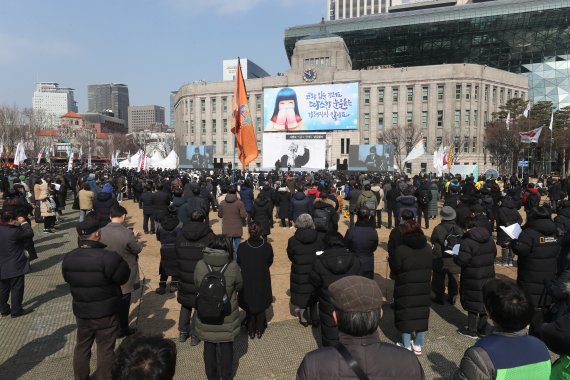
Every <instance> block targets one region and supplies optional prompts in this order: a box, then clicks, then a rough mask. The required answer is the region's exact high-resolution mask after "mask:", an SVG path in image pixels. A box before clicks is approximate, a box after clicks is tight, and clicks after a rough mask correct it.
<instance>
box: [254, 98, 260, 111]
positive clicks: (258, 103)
mask: <svg viewBox="0 0 570 380" xmlns="http://www.w3.org/2000/svg"><path fill="white" fill-rule="evenodd" d="M255 110H256V111H261V95H255Z"/></svg>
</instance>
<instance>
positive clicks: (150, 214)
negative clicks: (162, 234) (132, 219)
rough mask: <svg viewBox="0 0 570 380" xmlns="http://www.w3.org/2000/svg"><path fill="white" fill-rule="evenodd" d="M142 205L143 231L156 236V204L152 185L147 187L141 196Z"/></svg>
mask: <svg viewBox="0 0 570 380" xmlns="http://www.w3.org/2000/svg"><path fill="white" fill-rule="evenodd" d="M140 203H141V204H142V210H143V231H144V233H145V234H148V233H149V232H150V233H151V234H154V233H155V231H156V230H155V225H154V203H153V196H152V187H151V185H149V184H146V185H145V187H144V192H143V193H142V194H141V196H140ZM149 221H150V229H149Z"/></svg>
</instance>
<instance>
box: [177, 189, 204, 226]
mask: <svg viewBox="0 0 570 380" xmlns="http://www.w3.org/2000/svg"><path fill="white" fill-rule="evenodd" d="M192 194H193V197H191V198H189V199H188V200H187V201H186V203H184V204H182V206H180V209H179V210H178V218H179V219H180V222H182V224H186V223H188V222H189V221H190V220H191V216H192V213H193V212H194V211H201V212H202V213H203V214H204V215H206V220H208V218H207V216H208V203H207V201H206V200H205V199H204V198H202V197H200V188H199V187H198V186H194V187H193V188H192Z"/></svg>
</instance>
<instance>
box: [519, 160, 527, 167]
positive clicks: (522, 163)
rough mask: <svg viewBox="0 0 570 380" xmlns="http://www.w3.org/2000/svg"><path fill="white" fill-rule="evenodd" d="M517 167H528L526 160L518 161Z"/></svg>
mask: <svg viewBox="0 0 570 380" xmlns="http://www.w3.org/2000/svg"><path fill="white" fill-rule="evenodd" d="M519 168H528V161H524V160H521V161H519Z"/></svg>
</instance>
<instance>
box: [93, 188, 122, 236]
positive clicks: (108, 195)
mask: <svg viewBox="0 0 570 380" xmlns="http://www.w3.org/2000/svg"><path fill="white" fill-rule="evenodd" d="M118 204H119V203H118V202H117V200H116V199H115V198H114V197H113V186H111V184H109V183H106V184H105V185H104V186H103V190H102V191H101V192H99V193H97V195H96V196H95V200H94V201H93V210H94V211H95V213H96V214H97V217H98V218H99V222H100V223H101V228H103V227H105V226H106V225H107V224H109V222H110V221H111V220H110V219H109V215H110V213H111V207H113V206H114V205H118Z"/></svg>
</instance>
